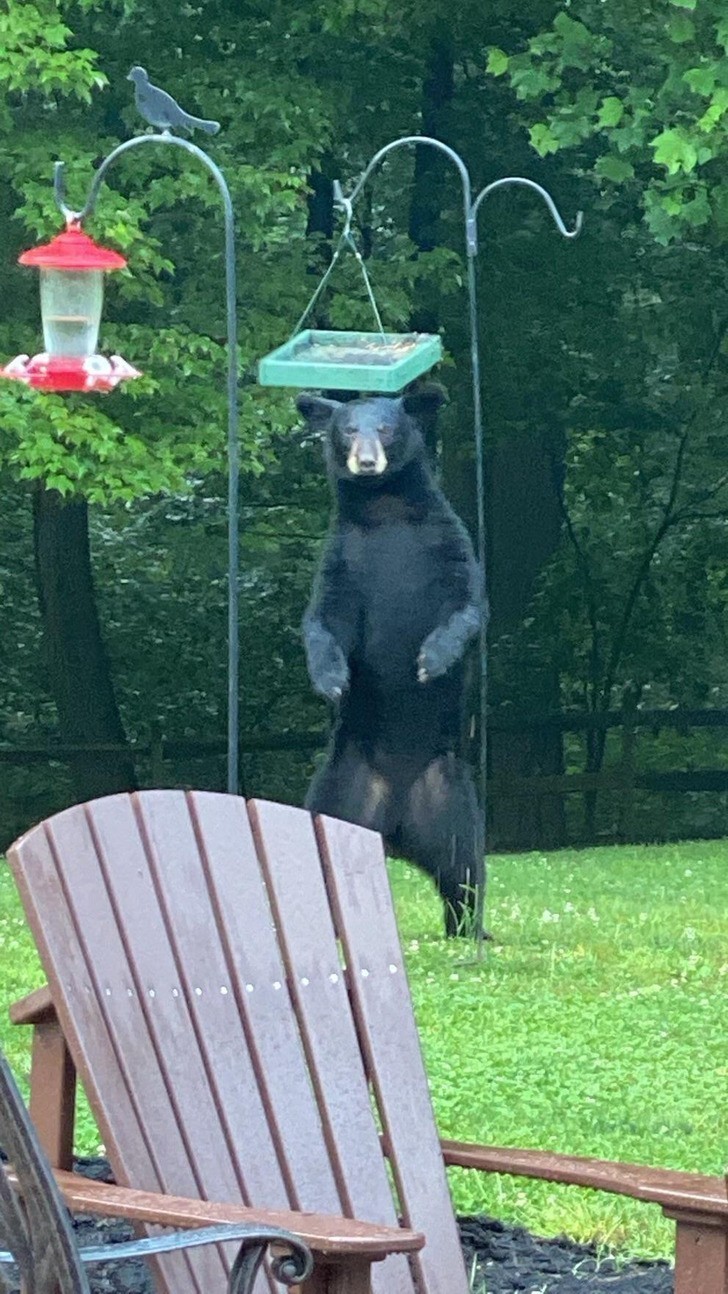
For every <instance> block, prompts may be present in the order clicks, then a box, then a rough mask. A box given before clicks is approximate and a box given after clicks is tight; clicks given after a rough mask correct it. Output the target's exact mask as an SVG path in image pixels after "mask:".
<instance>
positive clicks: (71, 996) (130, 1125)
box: [8, 806, 221, 1294]
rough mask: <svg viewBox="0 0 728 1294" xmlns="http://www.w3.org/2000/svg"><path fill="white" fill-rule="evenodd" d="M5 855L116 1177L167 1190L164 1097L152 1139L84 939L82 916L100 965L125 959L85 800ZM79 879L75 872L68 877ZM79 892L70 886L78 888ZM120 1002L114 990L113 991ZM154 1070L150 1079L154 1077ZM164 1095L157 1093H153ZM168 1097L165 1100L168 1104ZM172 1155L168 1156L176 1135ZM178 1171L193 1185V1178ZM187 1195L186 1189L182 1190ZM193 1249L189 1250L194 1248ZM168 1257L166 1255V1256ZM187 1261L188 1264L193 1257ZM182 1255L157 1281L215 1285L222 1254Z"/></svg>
mask: <svg viewBox="0 0 728 1294" xmlns="http://www.w3.org/2000/svg"><path fill="white" fill-rule="evenodd" d="M59 850H66V851H68V855H69V858H70V859H71V860H72V862H71V867H70V870H71V871H74V872H76V873H77V879H78V882H79V884H78V885H77V886H76V887H75V888H74V899H77V900H78V902H77V903H75V902H73V901H72V899H71V897H70V894H69V890H68V888H67V881H68V879H69V877H68V876H67V875H66V874H64V869H63V868H62V867H61V866H60V862H59V859H60V855H59ZM8 861H9V862H10V865H11V868H12V870H13V874H14V877H15V881H16V884H17V886H18V890H19V892H20V895H21V899H22V902H23V906H24V908H25V912H26V915H27V918H28V921H29V924H30V926H31V930H32V932H33V936H34V938H35V941H36V944H37V946H38V950H39V953H40V956H41V959H42V961H43V965H44V968H45V970H46V974H47V975H48V980H49V983H50V987H51V991H52V994H53V999H54V1002H55V1005H56V1009H57V1012H58V1018H59V1020H60V1022H61V1026H62V1028H63V1032H64V1035H65V1037H66V1040H67V1042H68V1046H69V1050H70V1052H71V1055H72V1057H73V1061H74V1064H75V1066H76V1068H77V1070H78V1073H79V1075H80V1077H81V1081H82V1082H83V1084H84V1086H85V1088H86V1090H87V1092H88V1093H89V1095H90V1097H91V1099H92V1102H93V1104H94V1109H95V1112H96V1117H97V1121H98V1123H99V1129H100V1132H101V1135H102V1137H103V1139H104V1143H105V1145H106V1147H107V1150H108V1153H109V1156H110V1158H111V1160H112V1166H113V1168H114V1172H115V1175H116V1177H117V1180H118V1181H119V1182H120V1183H122V1184H124V1185H132V1184H133V1185H135V1186H139V1187H140V1188H141V1189H146V1190H150V1191H162V1190H165V1189H166V1188H165V1175H164V1173H163V1171H162V1169H161V1165H160V1162H159V1160H158V1157H157V1154H156V1149H157V1147H158V1146H159V1144H160V1143H161V1137H162V1136H163V1135H164V1119H163V1113H164V1100H163V1099H162V1100H161V1108H160V1107H159V1105H158V1104H157V1103H155V1109H158V1110H159V1113H160V1116H162V1117H160V1124H161V1127H160V1128H159V1129H158V1131H159V1133H160V1137H159V1139H157V1137H156V1135H155V1139H154V1140H153V1141H152V1140H150V1137H149V1129H148V1127H147V1126H146V1122H147V1120H146V1117H145V1115H146V1113H147V1112H146V1111H145V1110H144V1109H143V1108H142V1107H140V1104H139V1101H138V1099H137V1096H136V1094H135V1093H133V1092H132V1090H131V1089H130V1087H129V1084H128V1081H127V1076H126V1074H125V1071H124V1057H123V1050H122V1049H123V1046H124V1042H123V1036H122V1038H121V1039H120V1038H119V1036H118V1034H117V1033H116V1027H115V1022H114V1021H113V1020H111V1019H110V1016H109V1013H108V1010H107V1009H105V1008H107V1007H108V1004H109V1001H110V999H108V998H107V997H106V995H105V994H104V993H103V988H102V985H101V982H100V980H99V979H98V977H97V970H98V971H99V972H100V973H101V974H103V967H102V966H101V965H99V963H98V962H97V961H96V959H95V957H94V956H93V955H90V950H89V948H88V946H87V944H86V942H85V939H84V923H85V924H86V925H88V924H90V925H91V926H92V927H94V928H95V929H96V930H97V932H98V934H99V935H100V936H101V940H102V944H103V949H104V958H103V961H104V962H105V963H106V966H107V967H109V966H113V965H114V964H116V963H117V962H120V961H122V960H123V956H124V954H123V948H122V947H121V943H120V939H119V935H118V931H117V929H116V923H115V921H114V920H113V916H112V914H110V912H109V904H108V895H107V894H106V892H105V889H104V887H103V885H102V886H101V887H99V877H100V869H99V860H98V856H97V853H96V849H95V845H94V841H93V838H92V836H91V833H90V831H89V827H88V822H87V820H86V815H85V812H84V809H83V807H82V806H75V807H74V808H72V809H69V810H67V811H66V812H65V813H61V814H58V815H56V817H55V818H54V819H53V827H52V828H51V825H50V824H49V823H46V824H41V825H40V826H39V827H36V828H35V829H34V830H33V831H31V832H29V833H28V834H27V835H25V836H24V837H22V838H21V840H19V841H18V842H17V843H16V844H15V845H14V846H13V847H12V848H11V849H10V850H9V851H8ZM70 879H76V878H70ZM76 891H77V892H76ZM118 1001H119V1003H121V1001H122V999H121V997H119V998H118ZM143 1046H144V1032H143V1030H142V1031H140V1030H139V1021H138V1015H137V1016H136V1017H135V1020H134V1022H133V1030H132V1042H131V1044H130V1052H131V1053H133V1052H134V1049H139V1048H142V1047H143ZM154 1073H155V1071H154V1069H150V1080H151V1081H152V1082H153V1081H154ZM160 1095H161V1094H157V1096H158V1098H159V1097H160ZM167 1104H168V1102H167ZM176 1140H177V1141H178V1138H175V1139H173V1141H172V1144H171V1148H170V1153H171V1156H172V1158H174V1153H175V1141H176ZM119 1145H121V1146H123V1147H124V1153H125V1156H126V1157H127V1158H128V1160H129V1162H130V1163H131V1162H133V1164H134V1172H133V1180H132V1177H131V1175H127V1172H126V1169H125V1165H124V1163H122V1160H121V1157H120V1155H119V1154H118V1153H117V1146H119ZM181 1176H183V1177H186V1180H187V1181H188V1182H189V1184H190V1188H192V1183H193V1178H192V1175H191V1174H190V1173H189V1172H187V1174H186V1175H185V1174H184V1173H182V1174H181ZM188 1193H190V1192H189V1191H188ZM195 1257H196V1256H195ZM170 1260H171V1261H170ZM193 1263H194V1265H193ZM193 1263H191V1262H190V1256H189V1255H182V1254H171V1255H169V1256H168V1258H165V1259H164V1261H161V1260H160V1261H159V1262H158V1266H157V1271H158V1273H159V1277H160V1279H161V1281H162V1285H163V1287H164V1288H167V1289H168V1290H174V1291H175V1294H204V1292H205V1290H206V1289H207V1290H209V1289H210V1288H214V1285H211V1281H215V1280H216V1281H217V1283H218V1284H219V1277H220V1275H221V1266H220V1259H219V1257H218V1256H217V1255H216V1254H214V1253H212V1252H209V1253H208V1254H206V1255H205V1261H204V1264H202V1265H200V1264H197V1263H196V1261H195V1260H194V1259H193Z"/></svg>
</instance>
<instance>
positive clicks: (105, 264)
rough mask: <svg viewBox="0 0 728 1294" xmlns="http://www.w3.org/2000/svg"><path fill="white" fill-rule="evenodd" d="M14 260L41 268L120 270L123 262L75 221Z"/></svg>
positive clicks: (115, 253) (116, 254)
mask: <svg viewBox="0 0 728 1294" xmlns="http://www.w3.org/2000/svg"><path fill="white" fill-rule="evenodd" d="M18 260H19V262H20V264H21V265H35V266H37V268H38V269H41V270H123V269H124V266H125V265H126V261H125V260H124V257H123V256H120V255H119V253H118V252H112V251H111V250H110V249H109V248H108V247H100V246H99V244H98V243H95V242H94V240H93V238H89V236H88V234H85V233H84V232H83V230H82V229H81V228H79V226H78V225H71V226H70V227H69V228H68V229H66V231H65V232H64V233H62V234H58V236H57V237H56V238H54V239H53V240H52V241H51V242H50V243H44V244H43V246H42V247H31V249H30V251H28V252H23V254H22V256H19V257H18Z"/></svg>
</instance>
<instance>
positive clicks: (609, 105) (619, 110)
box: [597, 94, 624, 127]
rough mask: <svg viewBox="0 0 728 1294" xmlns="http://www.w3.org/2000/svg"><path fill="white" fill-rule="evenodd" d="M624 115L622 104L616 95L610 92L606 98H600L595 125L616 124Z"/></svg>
mask: <svg viewBox="0 0 728 1294" xmlns="http://www.w3.org/2000/svg"><path fill="white" fill-rule="evenodd" d="M623 116H624V104H623V103H622V100H621V99H618V98H617V97H616V95H613V94H610V95H609V96H608V98H606V99H603V100H602V104H601V107H600V109H599V114H598V116H597V125H599V126H602V127H604V126H618V125H619V123H620V121H621V120H622V117H623Z"/></svg>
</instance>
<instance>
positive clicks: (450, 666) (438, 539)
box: [296, 386, 485, 935]
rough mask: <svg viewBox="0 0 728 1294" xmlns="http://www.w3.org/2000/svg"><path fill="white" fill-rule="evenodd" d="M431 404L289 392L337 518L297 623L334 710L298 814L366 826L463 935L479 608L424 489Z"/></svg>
mask: <svg viewBox="0 0 728 1294" xmlns="http://www.w3.org/2000/svg"><path fill="white" fill-rule="evenodd" d="M443 399H444V395H443V392H442V390H441V388H439V387H436V386H430V387H424V388H422V389H421V390H419V391H417V392H414V393H412V394H405V395H404V396H401V397H399V398H388V397H368V398H363V399H358V400H352V401H350V402H348V403H344V404H342V403H339V402H337V401H335V400H326V399H323V398H322V397H318V396H314V395H309V394H306V393H304V394H302V395H300V396H299V397H298V399H297V402H296V403H297V407H298V409H299V411H300V412H301V413H302V414H303V416H304V418H305V419H306V422H307V423H308V424H309V426H310V427H312V428H314V429H315V430H317V431H320V432H322V433H323V434H324V437H325V450H326V462H327V467H328V472H329V477H330V480H331V484H332V489H333V492H334V497H335V503H336V511H335V515H334V518H333V521H332V526H331V530H330V532H329V536H328V539H327V542H326V546H325V549H324V553H323V556H322V559H321V563H320V566H319V569H318V572H317V576H316V579H315V582H314V589H313V594H312V598H311V602H310V604H309V607H308V609H307V611H306V614H305V617H304V621H303V633H304V642H305V649H306V659H307V663H308V670H309V674H310V676H311V681H312V683H313V686H314V688H315V689H316V691H317V692H319V693H320V694H321V695H322V696H325V697H328V699H329V700H331V701H335V702H337V703H338V715H337V722H336V726H335V730H334V734H333V737H332V741H331V746H330V749H329V751H328V756H327V760H326V763H325V765H324V766H323V768H322V769H321V770H320V771H319V772H318V773H317V775H316V776H315V777H314V779H313V782H312V784H311V786H310V788H309V792H308V795H307V797H306V807H307V808H309V809H310V810H312V812H314V813H326V814H329V815H331V816H332V817H335V818H343V819H344V820H345V821H347V822H355V823H359V824H360V825H362V826H366V827H370V828H372V829H373V830H374V831H377V832H379V833H380V834H381V835H382V836H383V837H384V839H385V841H386V842H387V845H388V847H389V848H390V850H391V851H392V852H393V853H395V854H397V855H399V856H402V857H404V858H407V859H409V860H410V861H411V862H413V863H416V864H417V865H418V866H419V867H421V868H423V869H424V871H426V872H427V873H429V875H430V876H432V877H433V878H434V879H435V881H436V883H437V885H438V888H439V890H440V893H441V895H442V898H443V900H444V904H445V929H446V932H447V934H448V935H455V934H458V933H461V932H464V931H465V930H466V929H467V930H468V932H470V931H471V930H472V920H471V921H469V922H468V921H467V920H466V921H463V917H464V916H466V917H467V915H468V914H470V916H471V917H472V915H473V914H474V913H476V912H477V910H478V905H477V900H476V894H477V892H478V890H481V889H482V887H483V886H484V884H485V866H484V857H483V855H484V842H483V836H482V824H481V814H480V811H479V808H478V802H477V796H476V793H475V787H474V785H473V779H472V775H471V772H470V769H469V767H468V766H467V764H466V763H465V762H464V761H463V760H462V759H460V758H459V757H458V756H457V754H456V749H457V744H458V739H459V733H460V720H461V707H462V701H463V654H464V652H465V648H466V646H467V644H468V642H469V641H470V639H472V638H473V637H474V636H475V635H476V634H477V632H478V629H479V627H480V621H481V616H482V615H483V614H485V607H484V599H483V595H482V591H481V577H480V571H479V568H478V565H477V563H476V560H475V556H474V553H473V548H472V545H471V542H470V539H469V537H468V535H467V532H466V530H465V528H464V526H463V525H462V523H461V521H460V520H459V519H458V517H457V516H456V515H455V513H454V512H453V510H452V508H451V507H450V505H449V503H448V502H447V500H446V499H445V497H444V495H443V493H442V491H441V490H440V489H439V488H438V486H437V484H436V483H435V481H434V479H433V477H432V474H431V472H430V469H429V467H428V465H427V461H426V457H425V447H424V443H423V439H422V435H421V431H420V426H421V424H422V421H423V420H424V419H425V418H430V419H431V418H433V417H434V416H435V414H436V411H437V409H438V407H439V406H440V404H441V403H442V402H443Z"/></svg>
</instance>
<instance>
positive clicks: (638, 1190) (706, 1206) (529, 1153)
mask: <svg viewBox="0 0 728 1294" xmlns="http://www.w3.org/2000/svg"><path fill="white" fill-rule="evenodd" d="M441 1145H442V1150H443V1156H444V1159H445V1163H446V1164H448V1165H453V1166H458V1167H461V1168H475V1169H478V1170H479V1171H480V1172H490V1173H505V1174H507V1175H508V1176H511V1177H536V1178H542V1179H543V1180H545V1181H548V1182H562V1183H564V1184H566V1185H572V1186H588V1187H592V1188H593V1189H594V1190H598V1191H611V1192H612V1193H614V1194H617V1195H627V1196H630V1197H632V1198H633V1199H635V1200H648V1201H651V1202H652V1203H653V1204H662V1205H664V1206H665V1207H668V1206H669V1207H675V1208H677V1207H681V1206H682V1207H685V1208H693V1209H695V1210H696V1211H704V1212H705V1213H712V1214H715V1215H716V1217H718V1218H720V1217H722V1216H724V1217H726V1218H728V1198H727V1197H726V1190H725V1185H724V1182H723V1178H722V1177H711V1176H709V1175H707V1174H702V1173H688V1172H683V1171H682V1170H679V1169H674V1168H649V1167H646V1166H645V1165H642V1164H622V1163H615V1162H612V1161H611V1160H606V1159H590V1158H588V1157H584V1156H580V1155H563V1154H557V1153H556V1152H554V1151H550V1150H521V1149H519V1148H518V1147H515V1146H514V1147H509V1146H507V1147H503V1146H479V1145H474V1144H471V1143H470V1142H467V1141H450V1140H443V1141H442V1142H441Z"/></svg>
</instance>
